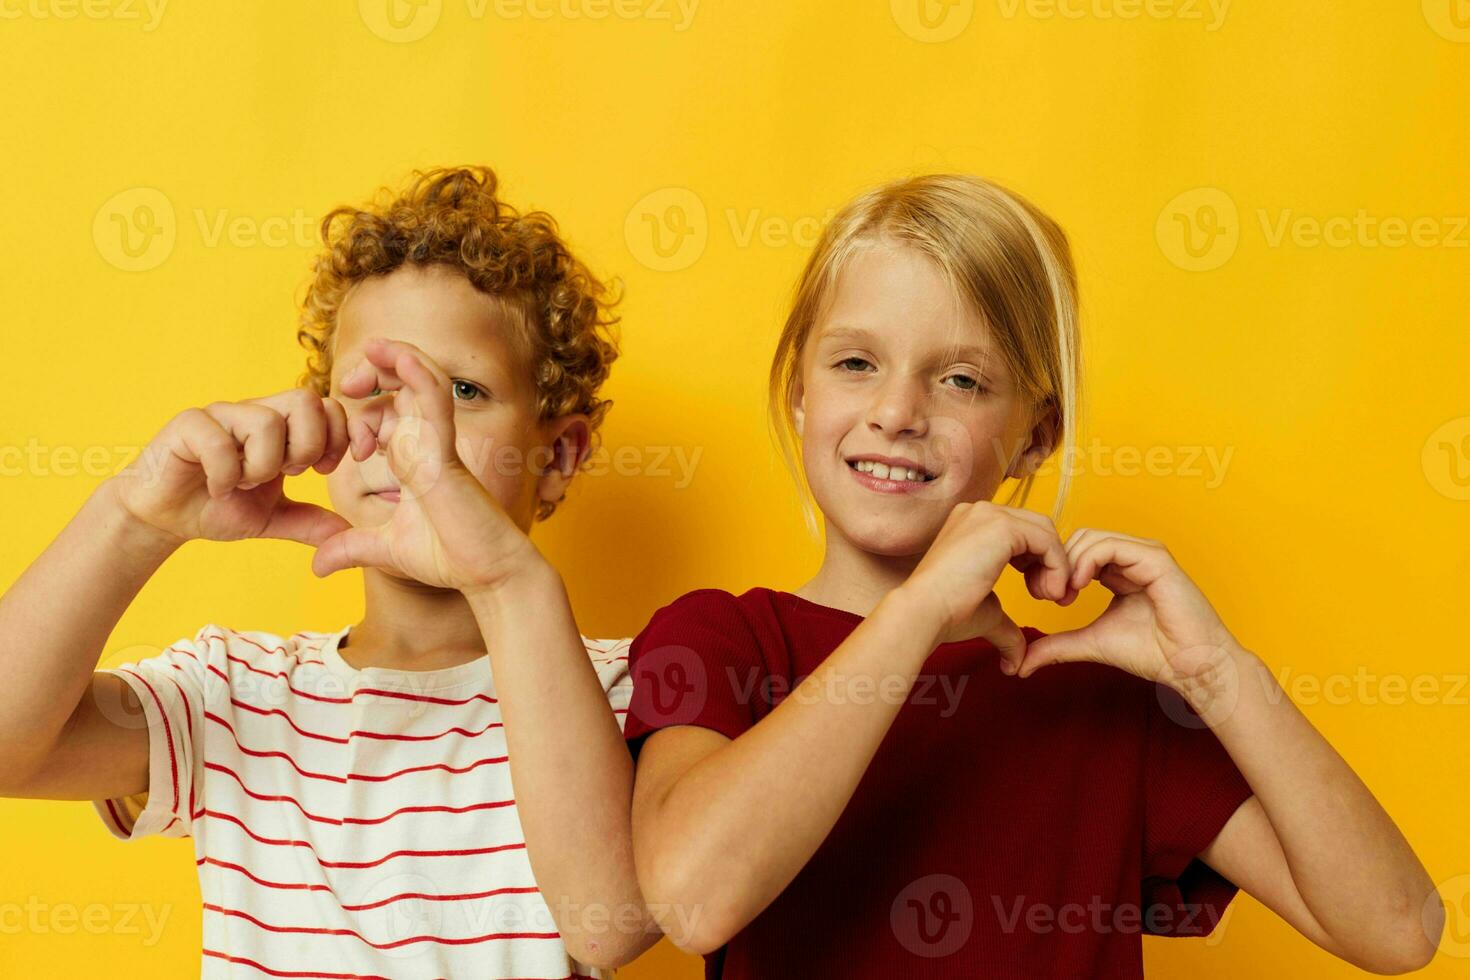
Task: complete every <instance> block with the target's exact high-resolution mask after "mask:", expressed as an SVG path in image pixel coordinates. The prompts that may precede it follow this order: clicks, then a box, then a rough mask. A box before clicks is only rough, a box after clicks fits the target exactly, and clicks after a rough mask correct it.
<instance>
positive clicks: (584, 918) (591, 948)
mask: <svg viewBox="0 0 1470 980" xmlns="http://www.w3.org/2000/svg"><path fill="white" fill-rule="evenodd" d="M467 597H468V599H469V601H470V606H471V608H472V609H473V610H474V613H475V618H476V619H477V620H478V622H479V624H480V629H481V632H482V634H483V636H484V638H485V645H486V647H487V648H488V649H489V651H490V662H491V670H492V672H493V674H494V677H495V690H496V695H497V696H498V697H499V699H500V710H501V717H502V718H503V720H504V724H505V739H506V746H507V754H508V755H509V757H510V768H511V781H512V783H513V785H514V787H515V796H516V808H517V810H518V812H519V814H520V819H521V825H522V828H523V830H524V831H525V835H526V847H527V850H528V852H529V856H530V859H531V865H532V870H533V871H534V873H535V875H536V883H537V886H538V887H539V888H540V889H541V892H542V894H543V896H544V897H545V899H546V902H547V905H548V906H549V907H550V908H551V911H552V914H553V915H554V916H555V917H556V920H557V925H558V927H559V928H560V930H561V933H562V937H563V940H564V941H565V942H566V944H567V948H568V950H569V951H570V952H571V954H572V955H573V956H574V957H575V958H576V959H578V960H580V961H582V962H584V963H589V964H592V965H597V966H604V967H612V966H618V965H621V964H622V963H625V962H627V961H629V960H631V959H633V957H635V956H637V955H638V954H639V953H640V952H642V951H643V950H644V949H647V948H648V947H649V946H651V945H653V943H654V942H656V941H657V940H658V937H659V931H658V926H657V925H656V924H654V923H653V921H652V919H651V917H650V916H649V915H648V913H647V910H646V908H645V906H644V902H643V897H642V895H641V893H640V892H639V889H638V879H637V874H636V872H635V870H634V865H633V852H632V837H631V817H630V812H631V808H632V793H633V762H632V757H631V756H630V755H629V753H628V749H627V746H626V745H625V744H624V742H623V736H622V731H621V729H620V728H619V726H618V723H617V720H616V718H615V717H614V715H613V713H612V710H611V708H610V707H609V705H608V699H607V694H606V692H605V691H604V690H603V688H602V682H601V681H600V680H599V678H598V676H597V672H596V670H595V669H594V668H593V666H592V662H591V660H590V659H589V658H588V656H587V649H586V647H585V646H584V644H583V642H582V636H581V633H580V632H579V630H578V629H577V624H576V620H575V619H574V618H573V615H572V610H571V606H570V604H569V602H568V600H567V595H566V589H565V587H564V585H563V583H562V580H561V577H560V576H559V575H558V574H557V573H556V570H555V569H554V568H552V567H551V566H550V565H549V564H543V565H539V566H537V567H536V568H534V569H531V570H528V571H527V572H526V573H525V574H524V575H521V576H518V577H516V578H515V579H513V580H512V582H511V583H510V584H509V585H507V586H504V587H501V588H498V589H496V590H495V591H494V592H493V593H485V594H471V595H468V596H467Z"/></svg>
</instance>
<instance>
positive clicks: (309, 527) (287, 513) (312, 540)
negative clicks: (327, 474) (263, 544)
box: [260, 499, 352, 547]
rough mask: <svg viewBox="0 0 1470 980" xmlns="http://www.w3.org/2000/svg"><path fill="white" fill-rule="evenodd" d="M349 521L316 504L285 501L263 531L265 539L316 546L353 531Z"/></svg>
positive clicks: (277, 508) (272, 515) (261, 533)
mask: <svg viewBox="0 0 1470 980" xmlns="http://www.w3.org/2000/svg"><path fill="white" fill-rule="evenodd" d="M351 527H352V525H351V524H349V523H347V520H346V518H344V517H343V516H342V515H341V514H338V513H335V512H334V511H330V510H327V509H326V508H325V507H318V506H317V505H316V504H308V503H303V502H301V501H299V500H289V499H282V500H281V502H280V504H279V505H278V506H277V507H276V509H275V511H274V512H273V513H272V514H271V517H270V520H269V521H268V522H267V523H266V525H265V530H263V531H261V532H260V536H261V537H263V538H281V539H283V540H286V541H299V542H301V543H302V544H308V545H311V546H312V547H317V546H318V545H320V544H321V543H322V542H324V541H326V540H327V539H328V538H330V537H331V536H332V535H334V534H340V533H341V532H343V531H345V530H347V529H349V528H351Z"/></svg>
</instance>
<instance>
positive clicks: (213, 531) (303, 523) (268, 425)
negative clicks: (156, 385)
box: [109, 388, 351, 545]
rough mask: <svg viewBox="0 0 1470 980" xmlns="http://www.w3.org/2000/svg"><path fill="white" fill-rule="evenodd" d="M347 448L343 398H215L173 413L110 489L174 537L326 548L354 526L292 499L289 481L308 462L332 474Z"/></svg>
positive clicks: (307, 394) (295, 391)
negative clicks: (260, 540) (277, 541)
mask: <svg viewBox="0 0 1470 980" xmlns="http://www.w3.org/2000/svg"><path fill="white" fill-rule="evenodd" d="M347 448H348V442H347V413H346V411H345V410H344V409H343V407H342V404H341V403H340V402H338V401H336V400H335V399H332V398H322V397H320V396H318V395H317V394H315V393H314V392H311V391H308V390H306V389H304V388H292V389H290V390H288V391H282V392H279V393H277V394H274V395H267V396H266V397H264V398H251V399H247V400H245V401H241V402H215V403H213V404H211V405H208V406H206V407H204V408H189V409H185V410H184V411H182V412H180V413H179V414H178V415H176V416H174V417H173V418H172V419H170V420H169V422H168V424H167V425H165V426H164V427H163V429H162V430H161V431H160V432H159V433H158V435H157V436H155V437H154V438H153V441H152V442H150V443H149V444H148V445H147V446H146V447H145V448H144V449H143V451H142V452H141V453H140V454H139V455H138V458H137V459H135V460H133V462H132V463H130V464H129V465H128V466H127V468H126V469H124V470H123V471H122V472H121V473H119V474H117V475H116V476H115V477H113V478H112V479H111V480H110V481H109V483H110V484H111V487H110V492H111V493H112V494H113V498H114V500H115V501H116V502H117V503H118V504H119V505H120V506H121V507H122V508H123V510H124V511H125V512H126V514H127V515H128V516H129V517H130V518H131V519H133V520H135V521H137V522H139V523H140V524H141V525H142V526H144V527H146V528H148V529H150V530H152V531H156V532H158V533H160V534H162V535H163V537H164V538H165V539H167V540H169V541H170V542H172V543H174V544H182V543H184V542H185V541H190V540H192V539H194V538H205V539H208V540H211V541H238V540H240V539H242V538H284V539H286V540H289V541H300V542H301V543H303V544H308V545H320V544H321V543H322V542H323V541H326V540H327V539H328V538H330V537H331V536H332V535H334V534H336V533H338V532H339V531H342V530H344V529H346V528H348V527H350V526H351V525H349V524H348V523H347V521H346V520H344V519H343V518H342V517H341V516H340V515H338V514H334V513H333V512H332V511H330V510H326V509H325V508H322V507H318V506H316V505H315V504H308V503H302V502H299V501H295V500H291V499H290V498H288V497H287V496H286V495H285V493H284V491H283V490H282V487H281V485H282V483H283V482H284V479H285V477H286V476H294V475H296V474H298V473H303V472H305V471H306V470H307V469H308V468H315V469H316V470H317V471H318V472H320V473H330V472H331V471H332V470H333V469H335V468H336V466H337V464H338V463H339V462H341V460H342V457H343V456H344V455H345V454H346V452H347Z"/></svg>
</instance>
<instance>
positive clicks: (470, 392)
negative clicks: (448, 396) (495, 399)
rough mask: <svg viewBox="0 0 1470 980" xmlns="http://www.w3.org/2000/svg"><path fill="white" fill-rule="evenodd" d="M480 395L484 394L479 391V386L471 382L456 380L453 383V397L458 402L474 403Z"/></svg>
mask: <svg viewBox="0 0 1470 980" xmlns="http://www.w3.org/2000/svg"><path fill="white" fill-rule="evenodd" d="M482 394H484V392H482V391H481V390H480V386H479V385H477V384H475V383H474V382H473V381H460V380H457V379H456V380H455V382H454V397H455V399H456V400H458V401H466V402H469V401H474V400H475V399H476V398H479V397H480V396H481V395H482Z"/></svg>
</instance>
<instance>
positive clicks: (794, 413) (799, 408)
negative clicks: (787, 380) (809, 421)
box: [791, 378, 806, 439]
mask: <svg viewBox="0 0 1470 980" xmlns="http://www.w3.org/2000/svg"><path fill="white" fill-rule="evenodd" d="M805 395H806V389H805V388H804V387H802V383H801V378H797V379H796V384H795V385H793V386H792V388H791V422H792V424H793V425H794V426H795V427H796V437H797V438H798V439H800V438H801V437H802V433H801V428H802V426H803V425H804V424H805V423H806V409H805V408H804V407H803V405H802V399H803V398H804V397H805Z"/></svg>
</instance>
